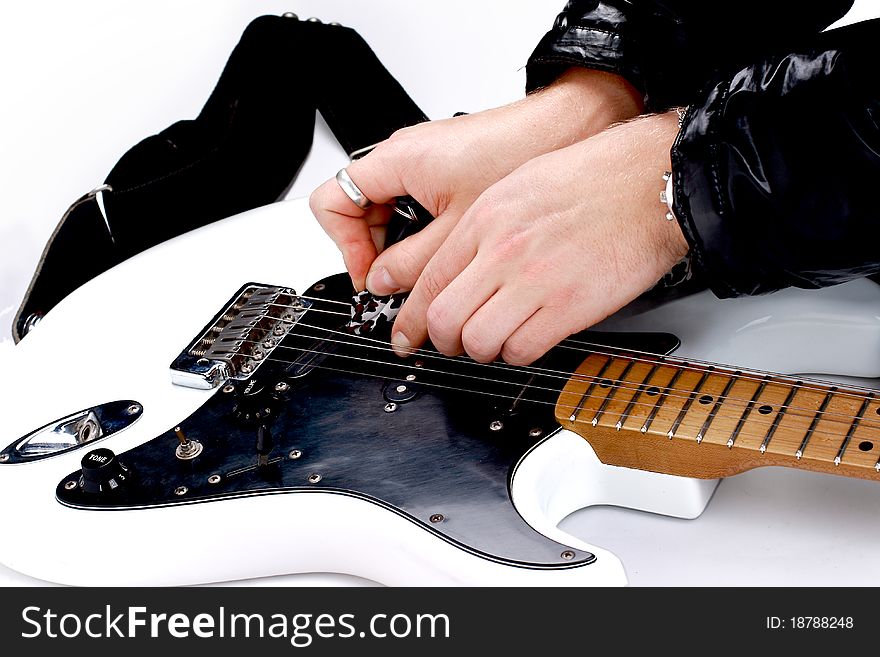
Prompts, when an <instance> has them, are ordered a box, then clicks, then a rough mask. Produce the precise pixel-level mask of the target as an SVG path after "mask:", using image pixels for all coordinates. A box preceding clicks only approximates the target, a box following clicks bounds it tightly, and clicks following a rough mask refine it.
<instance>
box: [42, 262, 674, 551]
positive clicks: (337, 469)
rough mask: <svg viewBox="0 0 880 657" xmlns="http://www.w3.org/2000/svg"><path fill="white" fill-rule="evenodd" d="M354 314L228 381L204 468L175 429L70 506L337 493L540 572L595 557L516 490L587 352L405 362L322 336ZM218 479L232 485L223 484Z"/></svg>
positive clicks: (327, 318) (595, 337)
mask: <svg viewBox="0 0 880 657" xmlns="http://www.w3.org/2000/svg"><path fill="white" fill-rule="evenodd" d="M305 294H306V295H307V296H311V297H321V298H323V299H327V300H335V301H347V300H348V299H349V298H350V295H351V288H350V283H349V279H348V277H347V276H345V275H338V276H334V277H331V278H328V279H326V280H324V281H321V283H319V284H316V286H314V287H312V288H310V289H309V290H308V291H307V292H306V293H305ZM340 308H343V306H340V305H338V304H332V303H328V302H323V301H316V302H315V303H314V305H313V307H312V309H311V310H309V311H307V312H306V314H305V316H304V317H303V319H302V320H301V321H300V325H301V326H298V327H297V329H296V330H294V331H293V332H292V333H291V335H289V336H288V337H287V338H286V339H285V341H284V343H283V345H282V347H279V348H278V349H276V351H275V352H274V353H273V355H272V359H271V360H270V361H267V362H265V363H263V364H262V365H261V367H260V368H259V369H258V371H257V373H256V374H255V375H254V376H253V377H252V378H251V379H250V380H249V381H246V382H235V384H234V391H229V390H230V388H229V387H228V386H222V387H221V388H220V389H219V390H218V392H217V393H216V394H214V395H213V396H212V397H211V398H210V399H209V400H208V401H207V402H206V403H205V404H204V406H202V407H201V408H199V409H198V410H197V411H196V412H195V413H193V414H192V415H191V416H190V417H188V418H186V419H185V420H183V422H182V423H181V424H180V427H181V430H182V431H183V432H184V434H185V435H186V437H187V438H189V439H196V440H198V441H200V442H201V443H202V444H203V445H204V451H203V452H202V454H201V455H199V456H198V457H197V458H196V459H195V460H193V461H181V460H179V459H177V458H176V457H175V447H176V446H177V445H178V444H179V441H178V438H177V437H176V435H175V433H174V431H173V428H169V430H168V431H167V432H166V433H164V434H162V435H161V436H158V437H157V438H155V439H153V440H151V441H149V442H147V443H145V444H143V445H140V446H138V447H136V448H134V449H132V450H130V451H128V452H125V453H123V454H121V455H119V459H120V461H121V462H123V463H124V464H125V465H126V466H127V467H128V468H129V469H130V470H131V471H132V473H133V477H132V478H131V479H130V483H128V484H127V485H126V486H125V487H124V489H122V490H121V491H120V492H119V493H117V494H115V495H109V496H100V495H99V496H95V495H92V494H88V493H85V492H83V491H82V490H80V489H79V488H78V487H77V488H73V489H72V490H68V489H67V487H66V486H65V483H66V482H69V481H75V480H77V479H78V478H79V472H75V473H72V474H71V475H70V476H69V477H67V478H65V479H64V480H63V481H62V482H60V483H59V485H58V488H57V497H58V499H59V501H60V502H61V503H63V504H65V505H69V506H73V507H78V508H88V509H107V510H112V509H131V508H145V507H156V506H163V505H171V504H192V503H222V499H223V498H228V497H231V496H242V495H261V494H307V493H309V492H314V491H322V492H333V493H338V494H341V495H353V496H357V497H360V498H363V499H367V500H370V501H371V502H373V503H376V504H379V505H381V506H383V507H385V508H387V509H389V510H390V511H393V512H395V513H398V514H401V515H403V516H404V517H406V518H408V519H410V520H411V521H412V522H414V523H417V524H419V525H420V526H422V527H423V528H424V529H425V530H427V531H431V532H434V533H436V534H437V535H438V536H441V537H443V538H444V539H446V540H449V541H451V542H452V543H454V544H457V545H459V546H460V547H462V548H463V549H466V550H469V551H472V552H475V553H478V554H480V555H483V556H485V557H487V558H490V559H493V560H497V561H502V562H505V563H510V564H517V565H522V566H527V567H537V568H565V567H571V566H575V565H584V564H586V563H589V562H591V561H592V560H593V559H594V557H593V555H591V554H589V553H585V552H583V551H580V550H573V549H572V548H569V547H568V546H565V545H561V544H559V543H556V542H555V541H551V540H550V539H548V538H546V537H544V536H543V535H541V534H539V533H538V532H536V531H535V530H533V529H532V528H531V527H530V526H529V525H527V524H526V523H525V521H524V520H523V519H522V518H521V517H520V515H519V514H518V513H517V511H516V509H515V508H514V507H513V504H512V503H511V499H510V494H509V486H510V479H511V474H512V472H513V469H514V467H515V466H516V464H517V463H518V462H519V461H520V460H521V459H522V457H523V455H525V454H526V453H527V452H528V451H529V450H530V449H532V448H533V447H534V446H535V445H537V444H539V443H540V442H542V441H543V440H545V439H546V438H547V436H548V435H549V434H550V433H552V432H553V431H555V430H556V429H557V428H558V425H557V423H556V421H555V419H554V405H555V402H556V399H557V397H558V394H559V390H560V389H561V388H562V386H563V385H564V384H565V381H566V379H567V378H568V374H569V373H571V372H573V371H574V370H576V369H577V367H578V366H579V365H580V364H581V362H582V361H583V360H584V358H585V357H586V354H585V353H584V352H583V351H581V350H578V349H570V348H564V347H557V348H555V349H554V350H552V351H551V352H550V353H549V354H548V356H547V357H545V359H544V360H542V361H541V362H539V363H536V364H535V365H536V366H540V367H541V368H543V369H542V371H541V372H540V373H539V374H535V373H533V372H535V370H534V369H528V368H527V369H525V370H523V369H522V368H512V367H509V366H507V365H504V364H501V363H498V364H495V365H493V366H492V367H485V366H480V365H478V364H475V363H473V362H472V361H470V360H468V359H463V358H461V359H449V358H445V357H439V356H432V355H430V354H425V355H420V356H418V357H410V358H408V359H400V358H398V357H397V356H395V355H394V354H393V353H391V352H390V350H389V349H388V347H387V334H381V333H380V334H373V335H372V336H370V340H365V339H363V338H356V337H354V336H345V335H340V334H338V333H330V332H327V331H325V330H322V329H331V330H338V329H339V327H340V326H341V325H343V324H344V323H345V318H344V317H341V316H339V315H338V314H336V313H338V312H339V309H340ZM322 310H325V311H328V312H320V311H322ZM306 326H309V327H314V328H305V327H306ZM386 331H387V327H386ZM576 337H580V339H583V340H589V341H592V342H602V343H604V344H608V345H611V346H614V347H617V348H621V349H638V350H640V351H651V352H653V353H668V352H670V351H672V350H673V349H674V348H675V347H676V346H677V340H676V339H675V337H674V336H671V335H668V334H626V335H624V334H614V335H612V334H607V335H601V334H596V333H590V334H582V335H581V336H576ZM322 338H324V339H325V340H324V341H322ZM373 339H376V340H382V341H384V342H381V343H380V342H372V341H371V340H373ZM340 342H345V343H348V344H340ZM297 359H299V362H296V361H297ZM290 361H292V362H290ZM416 361H419V362H418V363H417V362H416ZM547 370H552V371H553V372H547ZM407 375H415V377H416V379H415V380H414V381H408V380H407V379H406V377H407ZM278 384H282V385H280V386H278ZM276 386H277V388H280V389H281V390H278V389H276ZM400 386H404V387H405V390H403V391H399V390H398V387H400ZM526 386H528V387H526ZM245 390H248V391H249V392H250V394H247V395H246V394H244V391H245ZM389 404H394V406H389ZM391 409H393V410H391ZM267 410H268V413H267V412H266V411H267ZM257 415H260V417H259V418H258V417H257ZM260 424H263V425H265V426H266V427H267V428H268V429H269V430H270V432H271V434H272V436H273V442H274V447H273V449H272V451H271V452H270V453H269V454H268V455H267V457H266V459H265V460H268V464H267V465H262V466H260V465H258V464H257V461H258V457H257V453H256V451H255V443H256V436H257V428H258V426H259V425H260ZM295 450H296V451H295ZM291 454H293V456H294V457H295V458H291ZM212 475H219V481H215V480H211V481H213V483H211V482H209V478H210V477H211V476H212ZM314 475H319V476H320V479H319V480H317V479H316V478H315V477H314ZM310 477H311V480H310ZM215 479H216V478H215ZM184 488H185V492H184V493H183V494H179V493H181V491H182V490H183V489H184ZM257 506H258V505H255V510H256V508H257ZM331 520H333V521H338V522H344V519H343V518H339V519H331Z"/></svg>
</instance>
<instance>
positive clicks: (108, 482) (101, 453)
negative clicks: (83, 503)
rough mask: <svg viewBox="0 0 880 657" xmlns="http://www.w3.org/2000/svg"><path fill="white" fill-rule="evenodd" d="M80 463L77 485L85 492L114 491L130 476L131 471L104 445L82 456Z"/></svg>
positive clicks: (122, 486) (122, 485)
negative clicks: (80, 469) (80, 472)
mask: <svg viewBox="0 0 880 657" xmlns="http://www.w3.org/2000/svg"><path fill="white" fill-rule="evenodd" d="M81 465H82V478H81V479H80V481H79V485H80V488H81V489H82V490H83V492H85V493H94V494H99V493H100V494H108V493H116V492H119V491H120V490H121V489H122V488H124V487H125V484H126V483H127V482H128V480H129V479H130V478H131V471H130V470H129V469H128V468H126V467H125V466H124V465H123V464H122V463H120V461H119V459H118V458H117V456H116V454H114V453H113V452H112V451H110V450H109V449H107V448H106V447H101V448H99V449H93V450H92V451H91V452H89V453H88V454H86V455H85V456H83V458H82V462H81Z"/></svg>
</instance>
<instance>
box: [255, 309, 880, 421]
mask: <svg viewBox="0 0 880 657" xmlns="http://www.w3.org/2000/svg"><path fill="white" fill-rule="evenodd" d="M295 326H299V327H302V328H308V329H314V330H318V331H326V332H329V333H333V334H336V335H341V336H343V337H345V338H347V339H360V340H363V341H365V342H371V343H374V344H375V346H372V345H363V346H372V348H375V349H379V350H381V351H393V350H392V349H391V347H390V346H389V345H388V343H387V342H384V341H381V340H377V339H375V338H369V337H367V336H358V335H354V334H351V333H348V332H345V331H339V330H334V329H330V328H325V327H318V326H313V325H310V324H305V323H298V324H296V325H295ZM294 336H295V334H294ZM302 337H310V338H312V339H327V338H321V337H319V336H302ZM328 341H330V342H333V341H332V340H328ZM244 342H251V343H254V344H259V342H260V341H254V340H245V341H244ZM335 342H339V343H340V344H347V345H349V346H362V344H359V343H357V342H340V341H335ZM279 346H282V347H284V345H283V344H282V345H279ZM426 351H431V350H426ZM606 355H609V356H610V357H612V358H614V357H616V358H621V359H626V358H627V356H625V355H620V354H606ZM420 357H423V358H431V359H435V360H456V362H464V363H467V364H470V365H473V366H480V367H489V368H493V369H500V370H502V371H503V372H514V373H532V374H540V375H541V376H545V377H547V378H558V379H563V380H565V381H568V380H569V379H572V378H577V379H578V380H580V381H585V382H592V383H596V382H601V381H609V382H610V383H611V385H610V386H603V387H604V388H607V387H611V388H622V389H625V390H632V391H634V392H635V391H638V389H639V388H640V387H641V386H642V385H643V384H644V383H645V382H642V383H635V382H627V381H624V382H623V383H618V382H615V381H613V380H612V378H611V377H610V376H604V377H597V376H592V375H586V374H577V373H575V374H572V373H570V372H565V371H562V370H552V369H546V368H533V369H534V371H532V370H529V369H520V368H518V367H516V366H510V365H499V364H496V363H476V362H475V361H472V360H470V359H465V360H461V359H456V358H453V357H450V356H445V355H443V354H440V353H439V352H432V353H423V354H420ZM661 358H665V357H661ZM377 362H380V361H377ZM644 362H649V363H651V364H652V365H656V366H658V367H660V366H663V365H666V364H664V363H660V362H657V361H644ZM668 366H669V367H671V368H673V369H674V368H675V364H673V363H669V364H668ZM682 369H684V368H682ZM696 371H698V372H701V373H702V372H704V371H705V370H696ZM545 372H550V373H552V374H545ZM719 374H721V375H722V376H723V372H719ZM475 378H479V377H475ZM498 382H499V383H506V382H504V381H498ZM626 383H632V386H627V385H626ZM770 383H772V382H770ZM778 385H785V384H784V383H778ZM788 385H791V384H788ZM645 387H646V388H651V387H657V388H661V389H663V390H665V391H666V393H667V396H668V397H673V398H680V399H686V398H688V397H689V396H690V395H691V393H693V392H694V391H693V390H688V389H687V388H670V387H669V386H656V385H655V386H651V385H647V386H645ZM829 387H830V385H829ZM545 389H547V390H549V388H545ZM802 389H805V390H810V388H808V387H802ZM557 392H559V391H557ZM673 392H676V393H678V392H680V393H684V394H680V395H677V394H670V393H673ZM821 392H823V393H826V394H827V393H828V389H827V388H826V389H824V390H821ZM707 394H708V393H707ZM835 394H836V392H835ZM713 397H714V396H713ZM715 398H716V399H723V400H725V401H732V402H740V403H742V404H743V405H744V406H745V405H747V404H749V403H752V400H751V399H745V398H742V397H733V396H731V395H726V396H725V395H718V396H717V397H715ZM858 399H861V398H858ZM713 401H714V399H713ZM636 403H641V402H636ZM643 405H646V406H647V405H649V404H643ZM754 405H756V406H758V407H760V406H764V405H769V406H771V407H773V406H775V404H757V403H756V402H755V403H754ZM780 405H781V404H780ZM789 411H805V412H806V413H807V414H808V415H807V417H812V416H813V415H815V414H816V413H817V411H818V408H810V407H804V406H794V405H788V406H786V411H785V412H786V414H789V415H790V416H792V417H805V416H804V415H803V414H800V413H796V412H792V413H789ZM831 416H839V417H842V418H844V419H845V420H846V421H847V422H848V423H852V422H853V421H854V420H855V417H856V416H854V415H850V414H847V413H841V412H837V411H824V412H823V413H822V418H823V419H826V420H827V421H828V422H833V421H834V420H832V419H830V418H831ZM860 424H862V425H863V426H869V425H870V426H873V427H874V428H880V424H874V423H873V422H872V420H870V419H869V418H862V419H861V420H860Z"/></svg>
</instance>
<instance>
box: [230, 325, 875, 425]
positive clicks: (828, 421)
mask: <svg viewBox="0 0 880 657" xmlns="http://www.w3.org/2000/svg"><path fill="white" fill-rule="evenodd" d="M309 328H316V330H319V331H325V332H334V331H333V329H327V328H320V327H309ZM345 335H346V336H347V337H359V336H352V335H350V334H345ZM294 337H303V338H306V339H309V340H315V341H324V342H330V343H337V344H343V345H346V346H352V347H360V346H366V347H368V348H372V349H378V350H385V351H390V349H387V348H384V349H383V348H382V347H376V346H373V345H362V344H358V343H356V342H346V341H339V340H332V339H329V338H326V337H321V336H314V335H294ZM245 342H250V343H254V344H258V343H257V341H251V340H246V341H245ZM279 348H284V349H293V350H297V351H304V352H308V353H316V354H324V355H327V356H337V357H340V358H349V359H351V360H358V361H362V362H367V363H370V364H380V365H385V366H388V367H392V368H403V369H409V370H416V371H421V372H432V373H437V374H442V375H446V376H453V377H464V378H469V379H477V380H484V381H487V382H489V383H497V384H501V385H514V386H517V387H520V388H523V389H527V388H532V389H536V390H545V391H548V392H552V393H554V394H559V393H560V392H561V391H560V390H559V389H557V388H548V387H545V386H536V385H533V384H517V383H514V382H511V381H504V380H497V379H485V378H484V377H478V376H474V375H468V374H462V373H450V372H445V371H443V370H434V369H431V368H425V367H417V366H415V365H407V364H404V363H402V362H401V363H394V362H388V361H376V360H372V359H369V358H361V357H357V356H350V355H346V354H331V353H327V352H320V351H314V350H308V349H305V348H302V347H293V346H288V345H279ZM290 362H294V361H290ZM474 365H478V364H476V363H475V364H474ZM566 380H567V379H566ZM609 387H611V388H622V389H625V390H630V391H632V392H633V393H634V394H633V396H632V398H631V399H630V400H627V401H626V402H621V401H620V400H616V401H618V402H619V403H627V404H628V406H629V407H628V409H627V410H626V411H625V412H622V413H613V412H610V411H609V412H608V413H607V414H609V415H620V416H621V417H624V416H625V417H626V418H628V417H637V416H634V415H632V414H631V411H632V409H633V408H635V407H637V406H639V407H644V408H648V407H650V408H651V409H653V408H654V407H655V406H658V403H657V401H655V402H649V403H646V402H639V401H636V395H639V396H640V394H639V393H640V391H641V392H644V390H645V389H646V388H647V387H650V386H645V387H643V384H638V387H632V388H630V387H626V386H609ZM667 388H668V387H667ZM659 389H660V390H662V387H661V388H659ZM670 389H672V388H670ZM572 394H574V393H572ZM659 394H660V393H659V392H658V395H659ZM695 394H696V393H693V391H692V395H693V396H695ZM613 396H614V393H613V392H611V391H609V392H608V394H607V395H586V394H584V395H583V398H584V399H602V400H605V399H608V400H609V402H610V401H612V399H613ZM690 396H691V395H688V396H686V397H685V396H676V395H669V394H667V395H665V398H668V397H677V398H680V399H685V400H687V399H688V398H690ZM721 399H724V397H723V396H722V395H719V396H718V397H715V398H713V400H712V401H713V402H714V401H716V400H719V403H720V400H721ZM685 403H686V402H685ZM710 403H711V402H710ZM683 405H684V403H683V404H682V406H683ZM751 406H752V407H753V408H754V407H756V406H758V405H757V404H756V403H751ZM559 407H560V408H565V409H577V407H576V406H568V405H564V404H560V405H559ZM746 408H747V406H746V405H743V407H742V408H737V409H736V412H735V413H736V414H729V413H727V412H725V411H724V407H722V408H721V409H719V410H718V411H712V412H710V413H708V414H707V415H706V418H704V420H705V419H711V420H712V421H714V419H715V418H721V419H728V420H734V419H736V420H739V419H740V418H741V417H742V416H743V415H744V414H745V409H746ZM795 408H797V407H792V406H788V407H786V411H785V412H786V414H787V417H794V418H804V419H805V420H807V419H812V418H814V417H815V416H816V415H817V409H807V410H809V411H810V412H809V414H806V415H805V414H800V413H794V412H792V413H789V412H788V411H790V410H793V409H795ZM581 410H584V409H583V407H582V408H581ZM597 412H598V411H597ZM602 414H605V411H604V410H603V413H602ZM820 415H821V414H820ZM646 417H647V414H646ZM756 419H757V420H760V419H761V418H760V417H759V416H755V417H754V419H752V421H751V422H752V425H756V424H757V426H759V427H761V428H767V429H768V430H769V428H770V427H771V426H772V425H773V422H774V419H775V418H771V417H769V414H768V417H767V421H766V422H757V423H756V422H755V420H756ZM823 419H824V420H825V421H826V424H839V425H842V427H845V428H849V426H851V424H852V422H853V421H854V419H855V418H854V417H849V416H848V417H847V418H846V419H847V422H846V423H843V422H839V421H836V420H833V419H831V418H824V417H823ZM624 421H625V419H624ZM861 426H864V427H866V428H871V427H870V426H869V423H867V422H866V423H864V424H863V425H861ZM874 428H876V427H874ZM739 435H746V434H743V433H740V434H739ZM810 435H811V436H813V435H827V436H832V437H839V435H840V434H839V433H838V432H834V431H827V430H817V429H816V428H815V427H814V430H813V431H812V432H810Z"/></svg>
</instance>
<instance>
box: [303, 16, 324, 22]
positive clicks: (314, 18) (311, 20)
mask: <svg viewBox="0 0 880 657" xmlns="http://www.w3.org/2000/svg"><path fill="white" fill-rule="evenodd" d="M306 20H307V21H308V22H309V23H320V22H321V19H320V18H317V17H315V16H311V17H309V18H307V19H306Z"/></svg>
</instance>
